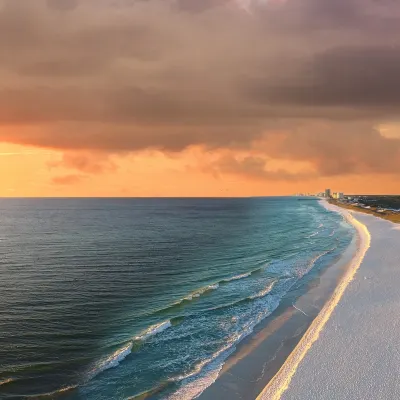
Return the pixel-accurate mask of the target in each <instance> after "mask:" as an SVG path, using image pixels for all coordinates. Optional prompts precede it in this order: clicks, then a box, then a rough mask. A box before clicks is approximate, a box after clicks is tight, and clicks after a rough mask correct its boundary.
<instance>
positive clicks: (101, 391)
mask: <svg viewBox="0 0 400 400" xmlns="http://www.w3.org/2000/svg"><path fill="white" fill-rule="evenodd" d="M0 215H1V217H0V218H1V224H0V256H1V257H0V282H1V285H0V296H1V299H2V301H1V303H0V332H1V333H0V360H1V362H0V394H1V398H4V399H8V398H27V397H28V396H33V397H34V396H38V395H46V394H47V395H48V396H49V397H50V398H53V397H57V395H59V394H63V396H65V397H63V398H68V399H93V400H94V399H96V400H101V399H104V400H105V399H107V400H109V399H128V398H134V397H135V396H137V395H139V394H141V393H148V394H149V398H152V399H180V400H184V399H191V398H193V397H194V396H195V395H197V394H199V393H200V392H201V391H202V390H204V388H206V387H207V386H208V385H210V384H211V383H212V382H213V381H214V380H215V378H216V376H217V374H218V372H219V370H220V368H221V366H222V365H223V363H224V361H225V360H226V358H227V357H228V356H229V355H230V354H232V353H233V352H234V351H235V345H236V344H237V343H238V342H240V340H242V339H243V338H244V337H245V336H247V335H248V334H250V333H251V332H252V330H253V328H254V327H255V326H256V325H257V323H259V322H260V321H261V320H263V319H265V318H268V316H269V315H270V314H271V313H272V312H273V310H275V309H276V307H277V306H278V305H279V303H280V301H281V299H282V297H283V296H284V295H285V294H286V293H288V292H289V291H290V290H293V289H294V288H295V287H298V286H299V285H301V283H302V281H304V279H305V277H307V276H309V274H312V273H315V272H317V271H318V270H320V269H321V268H323V267H326V266H327V265H329V264H331V263H332V261H333V260H334V259H335V258H336V257H337V256H338V255H339V254H340V253H342V252H343V251H344V249H345V248H346V247H347V246H348V244H349V243H350V241H351V239H352V236H353V234H354V232H353V228H352V227H350V226H349V225H347V223H346V222H345V221H343V219H342V217H341V216H340V215H338V214H336V213H332V212H329V211H327V210H325V209H324V208H323V207H322V206H321V205H320V204H319V203H318V202H317V201H299V200H297V199H296V198H254V199H40V200H39V199H37V200H36V199H31V200H22V199H21V200H16V199H12V200H11V199H10V200H6V199H3V200H0ZM64 389H70V390H68V391H63V390H64Z"/></svg>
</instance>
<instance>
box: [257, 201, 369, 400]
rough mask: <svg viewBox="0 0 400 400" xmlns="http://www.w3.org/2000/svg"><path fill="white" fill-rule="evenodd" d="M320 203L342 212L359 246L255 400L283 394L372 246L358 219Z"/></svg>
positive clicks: (330, 205) (272, 398) (364, 227)
mask: <svg viewBox="0 0 400 400" xmlns="http://www.w3.org/2000/svg"><path fill="white" fill-rule="evenodd" d="M322 204H323V205H324V207H326V208H327V209H330V210H332V211H336V212H339V213H341V214H342V215H343V216H344V217H345V218H346V220H347V221H348V222H349V223H351V224H352V225H353V226H354V227H355V228H356V230H357V233H358V235H359V238H360V245H359V247H358V249H357V252H356V254H355V255H354V258H353V260H352V262H351V265H350V268H349V269H348V271H347V273H346V274H345V276H343V278H342V280H341V282H340V283H339V285H338V287H337V288H336V289H335V292H334V293H333V296H332V297H331V299H330V300H329V301H328V302H327V304H326V305H325V306H324V308H323V309H322V310H321V312H320V313H319V314H318V316H317V318H316V319H315V320H314V321H313V322H312V324H311V326H310V327H309V329H308V330H307V332H306V333H305V335H304V336H303V338H302V339H301V341H300V342H299V344H298V345H297V346H296V348H295V349H294V351H293V352H292V353H291V354H290V356H289V357H288V359H287V360H286V361H285V363H284V365H283V366H282V368H281V369H280V370H279V372H278V373H277V374H276V375H275V376H274V378H273V379H272V380H271V381H270V382H269V383H268V385H267V386H266V387H265V389H264V390H263V391H262V392H261V393H260V394H259V396H258V397H257V400H279V399H280V398H281V396H282V395H283V393H284V392H285V391H286V390H287V389H288V387H289V384H290V382H291V380H292V378H293V376H294V374H295V373H296V371H297V368H298V366H299V365H300V363H301V362H302V361H303V359H304V357H305V356H306V354H307V352H308V351H309V350H310V349H311V347H312V346H313V344H314V343H315V342H316V341H317V340H318V338H319V336H320V333H321V332H322V330H323V329H324V327H325V325H326V323H327V321H328V320H329V318H330V316H331V315H332V313H333V311H334V310H335V308H336V306H337V305H338V303H339V301H340V300H341V298H342V296H343V294H344V292H345V290H346V288H347V287H348V285H349V283H350V282H351V281H352V280H353V279H354V276H355V274H356V272H357V270H358V269H359V267H360V265H361V263H362V261H363V259H364V257H365V255H366V253H367V251H368V249H369V247H370V244H371V235H370V233H369V231H368V228H367V227H366V225H364V224H363V223H361V222H360V221H359V220H357V219H356V218H355V217H354V216H353V215H352V214H351V213H350V212H348V211H347V212H346V211H344V210H343V209H341V208H339V207H337V206H335V205H332V204H330V203H327V202H325V201H322Z"/></svg>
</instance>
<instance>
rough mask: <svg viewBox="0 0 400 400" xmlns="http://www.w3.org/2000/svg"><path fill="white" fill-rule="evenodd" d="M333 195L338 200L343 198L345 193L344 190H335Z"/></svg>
mask: <svg viewBox="0 0 400 400" xmlns="http://www.w3.org/2000/svg"><path fill="white" fill-rule="evenodd" d="M332 197H333V198H334V199H336V200H343V199H344V193H342V192H334V193H333V194H332Z"/></svg>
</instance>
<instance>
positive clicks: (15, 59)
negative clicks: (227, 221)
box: [0, 0, 400, 179]
mask: <svg viewBox="0 0 400 400" xmlns="http://www.w3.org/2000/svg"><path fill="white" fill-rule="evenodd" d="M399 37H400V5H399V4H398V3H397V2H394V1H389V0H382V1H380V2H377V1H373V0H362V1H361V0H347V1H344V0H335V1H332V0H302V1H298V0H286V1H283V0H270V1H263V0H254V1H252V2H251V4H248V2H247V3H246V2H243V1H240V0H237V1H234V0H227V1H224V0H196V1H194V0H147V1H145V0H140V1H138V0H96V1H95V0H82V1H79V2H77V1H73V0H35V1H26V0H0V79H1V82H2V85H1V87H0V125H2V126H3V127H9V126H10V125H13V126H14V127H13V128H12V129H2V130H0V140H1V141H7V142H12V143H21V144H30V145H36V146H42V147H53V148H59V149H68V150H71V151H75V150H80V151H84V150H90V151H93V150H98V151H100V152H102V153H104V152H110V153H114V152H121V153H126V152H131V151H139V150H144V149H147V148H156V149H161V150H163V151H164V150H165V151H181V150H183V149H185V148H187V147H189V146H191V145H201V146H204V147H205V148H211V149H215V148H224V149H233V150H234V149H237V148H241V149H251V148H253V147H254V143H255V142H257V143H259V142H262V141H263V140H264V141H266V142H267V143H270V138H271V137H273V135H274V132H277V131H280V132H284V134H285V140H283V141H282V142H281V145H280V146H278V145H276V144H274V145H269V146H264V148H263V152H264V155H265V157H274V158H285V159H286V160H290V159H293V160H296V161H302V160H306V161H310V160H311V161H312V162H313V164H314V165H315V167H316V168H317V169H318V172H319V173H320V174H322V175H335V174H336V175H340V174H344V173H352V172H359V171H376V172H379V173H389V172H393V173H398V171H399V169H400V161H399V140H396V139H387V138H385V137H383V136H382V135H381V134H380V133H379V132H378V130H377V128H376V127H379V126H380V124H385V123H392V122H396V121H397V118H398V114H399V105H400V104H399V103H400V94H399V93H400V90H399V89H400V82H399V74H398V73H397V71H398V70H400V56H399V54H400V52H399V49H400V40H399V39H398V38H399ZM315 121H322V124H324V126H325V128H324V129H321V128H320V125H318V124H316V123H315ZM326 126H327V127H328V128H326ZM394 136H395V137H396V135H394ZM283 143H284V145H283ZM339 153H340V157H341V159H342V160H343V161H342V162H341V163H340V165H338V162H337V159H338V157H339ZM231 161H232V160H231ZM259 161H260V160H259V159H258V158H257V159H249V160H247V161H246V162H243V160H242V161H240V162H238V163H239V164H238V163H236V164H235V162H231V164H230V165H231V169H232V170H237V171H238V173H239V170H241V171H247V173H248V174H251V175H255V176H256V175H257V174H258V172H260V173H261V176H263V175H262V174H263V173H262V170H263V169H262V168H259V167H260V163H259ZM257 171H258V172H257ZM283 175H284V174H281V176H282V178H285V177H284V176H283ZM265 178H266V179H270V178H271V179H274V178H273V177H271V176H269V177H268V176H265ZM286 178H290V177H286ZM286 178H285V179H286Z"/></svg>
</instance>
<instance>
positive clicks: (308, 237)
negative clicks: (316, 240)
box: [307, 232, 319, 239]
mask: <svg viewBox="0 0 400 400" xmlns="http://www.w3.org/2000/svg"><path fill="white" fill-rule="evenodd" d="M318 233H319V232H314V233H312V234H311V235H310V236H307V239H310V238H312V237H314V236H317V235H318Z"/></svg>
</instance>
